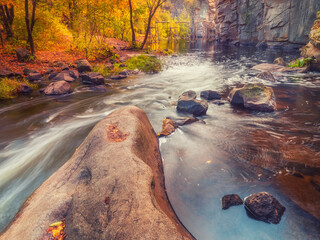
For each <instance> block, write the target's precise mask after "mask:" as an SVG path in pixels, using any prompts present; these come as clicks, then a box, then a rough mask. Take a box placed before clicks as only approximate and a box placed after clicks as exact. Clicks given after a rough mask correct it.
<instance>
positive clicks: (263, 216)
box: [244, 192, 286, 224]
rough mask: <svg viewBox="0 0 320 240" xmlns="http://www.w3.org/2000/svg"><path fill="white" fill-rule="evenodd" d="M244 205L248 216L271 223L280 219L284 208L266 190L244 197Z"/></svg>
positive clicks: (276, 222)
mask: <svg viewBox="0 0 320 240" xmlns="http://www.w3.org/2000/svg"><path fill="white" fill-rule="evenodd" d="M244 206H245V209H246V211H247V214H248V216H249V217H251V218H254V219H256V220H260V221H263V222H266V223H273V224H278V223H279V222H280V221H281V217H282V215H283V213H284V211H285V210H286V208H285V207H284V206H282V205H281V203H280V202H279V201H278V200H277V199H276V198H275V197H274V196H272V195H271V194H270V193H267V192H260V193H254V194H251V195H250V196H249V197H246V198H245V200H244Z"/></svg>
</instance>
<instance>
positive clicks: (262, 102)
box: [229, 84, 276, 112]
mask: <svg viewBox="0 0 320 240" xmlns="http://www.w3.org/2000/svg"><path fill="white" fill-rule="evenodd" d="M229 101H230V102H231V104H232V105H235V106H241V107H244V108H246V109H249V110H256V111H262V112H273V111H275V110H276V99H275V96H274V92H273V89H272V88H271V87H266V86H264V85H263V84H246V85H245V86H244V87H242V88H235V89H233V90H232V91H231V92H230V94H229Z"/></svg>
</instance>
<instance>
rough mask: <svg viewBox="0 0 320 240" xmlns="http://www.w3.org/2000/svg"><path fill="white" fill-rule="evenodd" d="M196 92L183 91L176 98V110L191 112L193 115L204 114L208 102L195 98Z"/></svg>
mask: <svg viewBox="0 0 320 240" xmlns="http://www.w3.org/2000/svg"><path fill="white" fill-rule="evenodd" d="M196 97H197V94H196V92H194V91H187V92H184V93H183V94H182V95H181V96H180V97H179V100H178V104H177V111H178V112H183V113H191V114H193V115H194V116H201V115H205V114H206V113H207V110H208V103H207V102H206V101H200V100H197V99H196Z"/></svg>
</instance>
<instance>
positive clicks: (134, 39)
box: [129, 0, 136, 48]
mask: <svg viewBox="0 0 320 240" xmlns="http://www.w3.org/2000/svg"><path fill="white" fill-rule="evenodd" d="M129 7H130V26H131V35H132V37H131V42H132V47H133V48H135V47H136V34H135V30H134V25H133V8H132V2H131V0H129Z"/></svg>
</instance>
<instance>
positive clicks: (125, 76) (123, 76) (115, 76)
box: [110, 75, 128, 80]
mask: <svg viewBox="0 0 320 240" xmlns="http://www.w3.org/2000/svg"><path fill="white" fill-rule="evenodd" d="M127 77H128V76H127V75H114V76H111V77H110V79H112V80H121V79H125V78H127Z"/></svg>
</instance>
